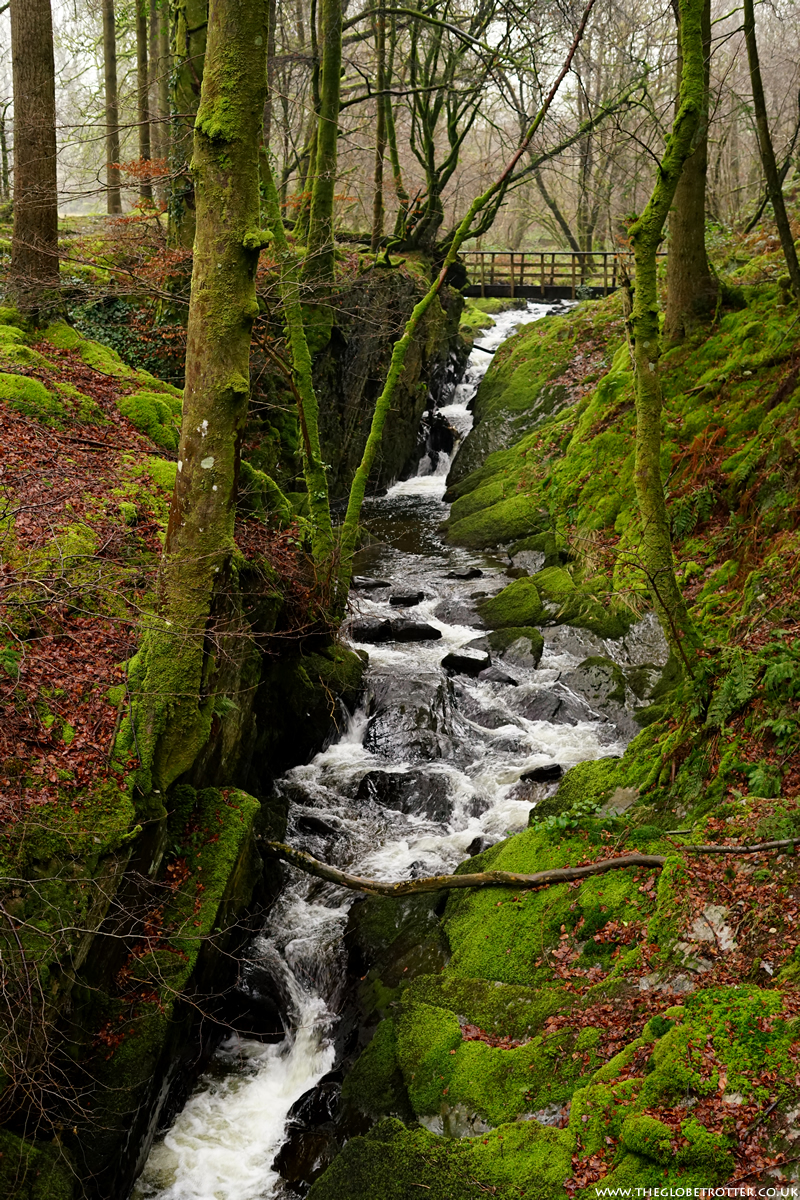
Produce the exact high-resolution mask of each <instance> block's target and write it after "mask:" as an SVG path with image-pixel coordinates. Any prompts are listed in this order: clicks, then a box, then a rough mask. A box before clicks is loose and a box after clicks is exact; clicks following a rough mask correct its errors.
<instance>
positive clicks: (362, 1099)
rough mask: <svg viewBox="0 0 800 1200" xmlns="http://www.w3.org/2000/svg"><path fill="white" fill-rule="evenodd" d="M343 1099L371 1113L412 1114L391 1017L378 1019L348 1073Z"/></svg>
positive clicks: (360, 1109) (343, 1089)
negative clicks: (398, 1057)
mask: <svg viewBox="0 0 800 1200" xmlns="http://www.w3.org/2000/svg"><path fill="white" fill-rule="evenodd" d="M342 1099H343V1100H344V1101H345V1103H347V1104H349V1105H351V1106H352V1107H354V1108H357V1109H358V1111H359V1112H362V1113H366V1115H367V1116H370V1117H385V1116H400V1117H406V1118H408V1119H411V1118H412V1117H413V1112H412V1110H411V1107H410V1105H409V1100H408V1094H407V1092H406V1087H405V1084H404V1082H403V1077H402V1074H401V1072H400V1064H399V1062H398V1059H397V1030H396V1026H395V1022H394V1021H393V1020H391V1019H390V1018H387V1019H386V1020H383V1021H381V1022H380V1023H379V1025H378V1027H377V1029H376V1030H375V1034H374V1036H373V1038H372V1041H371V1042H370V1043H369V1045H368V1046H367V1048H366V1049H365V1050H363V1051H362V1052H361V1054H360V1056H359V1058H358V1059H357V1060H356V1062H355V1065H354V1066H353V1068H352V1070H351V1071H350V1072H349V1074H348V1075H347V1078H346V1079H345V1081H344V1085H343V1087H342Z"/></svg>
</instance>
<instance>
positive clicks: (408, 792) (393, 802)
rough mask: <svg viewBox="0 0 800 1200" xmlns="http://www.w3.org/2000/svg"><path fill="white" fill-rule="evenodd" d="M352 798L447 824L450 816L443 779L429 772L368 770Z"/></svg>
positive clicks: (449, 796) (450, 806) (451, 812)
mask: <svg viewBox="0 0 800 1200" xmlns="http://www.w3.org/2000/svg"><path fill="white" fill-rule="evenodd" d="M356 799H357V800H372V801H374V803H376V804H380V805H381V807H383V808H393V809H395V810H396V811H398V812H403V813H408V814H410V815H413V816H426V817H430V818H431V820H433V821H449V819H450V817H451V816H452V814H453V798H452V796H451V795H450V785H449V781H448V779H447V777H446V776H445V775H437V774H435V773H431V772H429V771H403V772H399V771H369V772H368V773H367V774H366V775H365V776H364V778H363V779H362V780H361V783H360V784H359V788H358V792H357V794H356Z"/></svg>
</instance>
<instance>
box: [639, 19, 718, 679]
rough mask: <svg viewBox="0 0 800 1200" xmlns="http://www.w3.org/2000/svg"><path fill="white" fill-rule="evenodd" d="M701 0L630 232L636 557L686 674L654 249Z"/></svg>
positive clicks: (684, 28) (683, 150)
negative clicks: (659, 148) (666, 458)
mask: <svg viewBox="0 0 800 1200" xmlns="http://www.w3.org/2000/svg"><path fill="white" fill-rule="evenodd" d="M704 3H705V0H680V15H681V22H680V26H681V44H682V52H683V70H682V73H681V86H680V107H679V109H678V113H677V115H676V117H675V121H674V123H673V126H672V132H671V134H670V136H669V139H668V140H667V145H666V147H665V150H664V157H663V158H662V160H661V163H660V164H659V166H658V170H657V176H656V184H655V187H654V188H653V192H652V195H651V196H650V199H649V200H648V202H647V205H646V207H645V209H644V212H643V213H642V215H641V217H640V218H639V219H638V221H637V222H636V223H635V224H634V225H633V226H632V228H631V231H630V237H631V242H632V244H633V249H634V258H635V263H636V288H635V294H634V302H633V310H632V313H631V332H632V339H633V356H634V366H635V370H636V465H635V471H634V480H635V486H636V497H637V500H638V502H639V516H640V520H641V543H640V549H639V556H640V561H641V566H642V568H643V569H644V572H645V575H646V577H647V581H648V585H649V587H650V591H651V593H652V597H653V602H654V604H655V607H656V611H657V612H658V615H659V618H660V620H661V625H662V627H663V629H664V634H665V636H666V638H667V641H668V642H669V644H670V646H671V647H672V649H673V650H674V651H675V653H676V654H677V655H678V656H679V658H680V659H681V660H682V661H683V664H684V666H685V668H686V670H687V671H688V672H689V673H690V674H691V663H690V654H691V651H692V649H693V648H694V647H696V646H697V643H698V637H697V633H696V631H695V628H694V625H693V624H692V620H691V618H690V616H689V612H688V609H687V608H686V603H685V601H684V599H683V594H682V592H681V590H680V588H679V586H678V581H677V579H676V578H675V567H674V562H673V557H672V542H671V538H670V528H669V517H668V515H667V508H666V503H665V501H664V485H663V482H662V479H661V462H660V459H661V403H662V401H661V379H660V376H659V370H658V360H659V357H660V354H661V347H660V336H659V328H658V325H659V322H658V292H657V280H656V253H657V251H658V247H659V244H660V242H661V237H662V233H663V230H664V224H665V222H666V220H667V216H668V214H669V210H670V207H671V205H672V202H673V199H674V196H675V190H676V188H677V186H678V179H679V178H680V173H681V170H682V168H683V165H684V163H685V162H686V159H687V158H688V156H689V154H690V153H691V150H692V145H693V143H694V138H695V135H696V131H697V126H698V123H699V121H700V120H701V119H702V114H703V109H704V104H705V99H704V96H705V64H704V55H703V29H702V14H703V7H704Z"/></svg>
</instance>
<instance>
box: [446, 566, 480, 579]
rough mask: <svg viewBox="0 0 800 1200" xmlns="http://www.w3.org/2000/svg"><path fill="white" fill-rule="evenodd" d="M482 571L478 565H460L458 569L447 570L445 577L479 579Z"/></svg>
mask: <svg viewBox="0 0 800 1200" xmlns="http://www.w3.org/2000/svg"><path fill="white" fill-rule="evenodd" d="M482 577H483V571H482V570H481V569H480V567H462V568H461V569H460V570H458V571H448V572H447V574H446V575H445V579H481V578H482Z"/></svg>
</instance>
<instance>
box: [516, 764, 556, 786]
mask: <svg viewBox="0 0 800 1200" xmlns="http://www.w3.org/2000/svg"><path fill="white" fill-rule="evenodd" d="M563 774H564V768H563V767H562V766H561V764H560V763H547V765H546V766H544V767H532V768H531V770H530V771H526V772H525V774H524V775H520V779H522V780H524V781H525V783H555V782H556V781H557V780H559V779H560V778H561V776H562V775H563Z"/></svg>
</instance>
